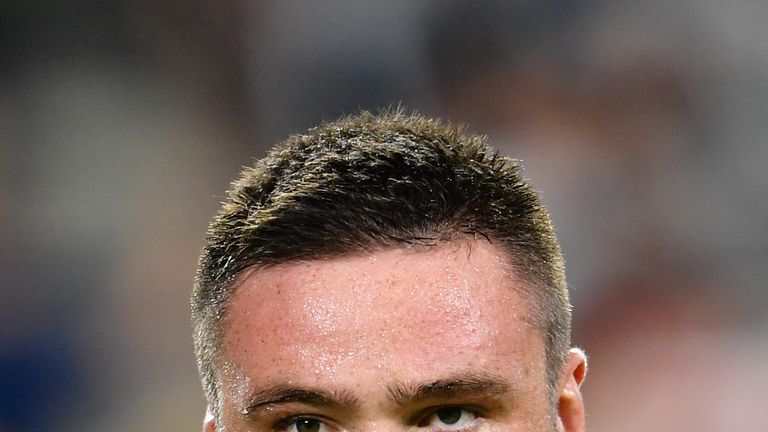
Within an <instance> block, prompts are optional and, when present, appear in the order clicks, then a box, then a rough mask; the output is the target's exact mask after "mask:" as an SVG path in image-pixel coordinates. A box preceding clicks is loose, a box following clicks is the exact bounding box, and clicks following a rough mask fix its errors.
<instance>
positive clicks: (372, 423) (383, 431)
mask: <svg viewBox="0 0 768 432" xmlns="http://www.w3.org/2000/svg"><path fill="white" fill-rule="evenodd" d="M412 429H414V428H413V427H409V426H407V425H404V424H402V423H401V422H398V421H396V420H392V419H386V418H376V419H368V420H365V421H362V422H360V423H359V424H358V425H356V427H355V428H354V430H353V432H408V431H410V430H412Z"/></svg>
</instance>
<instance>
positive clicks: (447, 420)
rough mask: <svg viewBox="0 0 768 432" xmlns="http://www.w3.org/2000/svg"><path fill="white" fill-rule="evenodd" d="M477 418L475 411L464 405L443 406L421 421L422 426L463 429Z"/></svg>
mask: <svg viewBox="0 0 768 432" xmlns="http://www.w3.org/2000/svg"><path fill="white" fill-rule="evenodd" d="M476 418H477V416H476V415H475V413H474V412H473V411H470V410H469V409H467V408H462V407H442V408H438V409H437V410H435V411H433V412H432V414H430V415H428V416H427V417H425V418H424V420H422V421H421V422H419V426H421V427H432V428H436V429H443V430H462V429H466V428H468V427H470V426H471V425H472V423H473V422H474V420H475V419H476Z"/></svg>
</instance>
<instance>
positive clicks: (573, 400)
mask: <svg viewBox="0 0 768 432" xmlns="http://www.w3.org/2000/svg"><path fill="white" fill-rule="evenodd" d="M586 375H587V357H586V355H584V351H582V350H580V349H578V348H571V351H570V353H568V360H567V361H566V363H565V367H564V368H563V374H562V376H561V378H560V392H559V399H558V416H559V417H560V418H559V420H560V421H559V425H558V426H559V428H560V430H561V431H563V432H584V428H585V426H584V400H583V399H582V397H581V389H580V388H579V387H580V386H581V383H582V382H584V377H585V376H586Z"/></svg>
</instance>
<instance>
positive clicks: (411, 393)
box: [389, 372, 514, 406]
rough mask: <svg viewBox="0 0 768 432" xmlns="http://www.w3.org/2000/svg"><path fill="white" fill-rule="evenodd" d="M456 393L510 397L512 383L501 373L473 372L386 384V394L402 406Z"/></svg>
mask: <svg viewBox="0 0 768 432" xmlns="http://www.w3.org/2000/svg"><path fill="white" fill-rule="evenodd" d="M459 396H473V397H481V398H493V397H496V398H498V397H501V396H506V397H509V398H512V397H513V396H514V391H513V387H512V384H511V383H510V382H509V381H508V380H506V379H504V378H501V377H498V376H495V375H492V374H487V373H477V372H465V373H459V374H456V375H453V376H450V377H447V378H442V379H439V380H436V381H431V382H424V383H416V384H406V383H395V384H393V385H391V386H390V387H389V397H390V399H392V400H393V401H394V402H395V403H396V404H397V405H400V406H405V405H409V404H415V403H419V402H425V401H427V400H430V399H451V398H455V397H459Z"/></svg>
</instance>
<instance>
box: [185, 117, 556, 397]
mask: <svg viewBox="0 0 768 432" xmlns="http://www.w3.org/2000/svg"><path fill="white" fill-rule="evenodd" d="M467 237H469V238H480V239H483V240H487V241H490V242H492V243H493V244H496V245H497V246H499V247H500V249H501V250H503V251H504V252H505V253H506V255H507V256H506V258H508V261H509V263H510V264H511V265H512V266H513V268H514V270H515V272H516V274H517V275H519V276H520V277H522V278H523V280H524V281H526V284H524V285H526V287H525V288H524V289H525V290H526V291H527V292H526V293H525V295H526V298H528V300H527V301H528V303H529V304H530V309H532V310H531V314H532V318H533V322H534V324H535V325H536V326H537V327H538V328H540V329H541V331H542V335H543V337H544V341H545V347H546V360H547V371H548V378H549V387H550V389H554V387H555V385H556V383H557V379H558V375H559V371H560V369H561V368H562V366H563V365H564V362H565V359H566V357H567V353H568V349H569V347H570V321H571V313H570V306H569V303H568V292H567V289H566V284H565V276H564V270H563V259H562V255H561V253H560V248H559V246H558V244H557V240H556V238H555V234H554V230H553V227H552V224H551V222H550V218H549V215H548V213H547V210H546V209H545V208H544V207H543V206H542V205H541V202H540V201H539V198H538V196H537V194H536V192H535V191H534V190H533V189H532V188H531V186H530V185H529V184H528V183H527V182H525V181H524V180H523V179H522V177H521V173H520V167H519V165H518V164H517V163H516V162H515V161H513V160H511V159H508V158H504V157H501V156H499V154H498V153H497V152H495V151H494V150H492V149H491V148H490V147H489V146H488V145H487V144H486V142H485V139H484V138H483V137H478V136H465V135H463V134H462V130H461V129H460V128H457V127H454V126H451V125H448V124H443V123H440V122H438V121H436V120H432V119H428V118H424V117H421V116H418V115H411V116H408V115H404V114H403V113H402V112H399V111H398V112H386V113H383V114H381V115H378V116H375V115H372V114H369V113H367V112H364V113H362V114H360V115H357V116H353V117H346V118H342V119H340V120H338V121H335V122H331V123H327V124H324V125H322V126H320V127H317V128H314V129H310V130H309V131H308V132H307V134H303V135H293V136H291V137H289V138H288V139H287V140H286V141H284V142H282V143H280V144H278V145H277V146H276V147H275V148H274V149H273V150H272V151H271V152H270V153H269V154H268V155H267V156H266V157H265V158H264V159H261V160H259V161H258V162H257V163H256V164H255V166H253V167H250V168H246V169H245V170H244V171H243V172H242V174H241V176H240V177H239V179H237V180H236V181H235V182H233V184H232V189H231V190H230V191H229V192H228V194H227V197H226V201H225V202H224V204H223V206H222V208H221V210H220V211H219V213H218V214H217V215H216V217H215V218H214V219H213V221H212V222H211V224H210V227H209V229H208V235H207V243H206V246H205V248H204V250H203V252H202V255H201V257H200V262H199V267H198V272H197V277H196V282H195V288H194V292H193V294H192V322H193V327H194V344H195V354H196V356H197V364H198V368H199V371H200V375H201V380H202V382H203V387H204V390H205V392H206V396H207V398H208V401H209V403H211V404H212V407H214V408H215V409H216V410H217V411H218V405H219V400H218V399H219V398H218V384H217V381H218V379H217V376H216V368H217V364H218V352H219V349H220V343H221V340H222V333H223V330H224V327H225V318H226V308H227V300H228V298H229V297H230V295H231V294H232V289H231V287H232V281H233V280H234V279H235V277H236V276H237V275H238V273H239V272H241V271H242V270H244V269H246V268H251V267H256V268H259V267H265V266H269V265H274V264H282V263H290V262H295V261H299V260H309V259H317V258H326V257H338V256H342V255H348V254H355V253H360V252H363V251H371V250H376V249H382V248H389V247H398V246H400V247H402V246H404V245H408V244H420V245H431V244H436V243H439V242H442V241H450V240H453V239H458V238H467Z"/></svg>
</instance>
